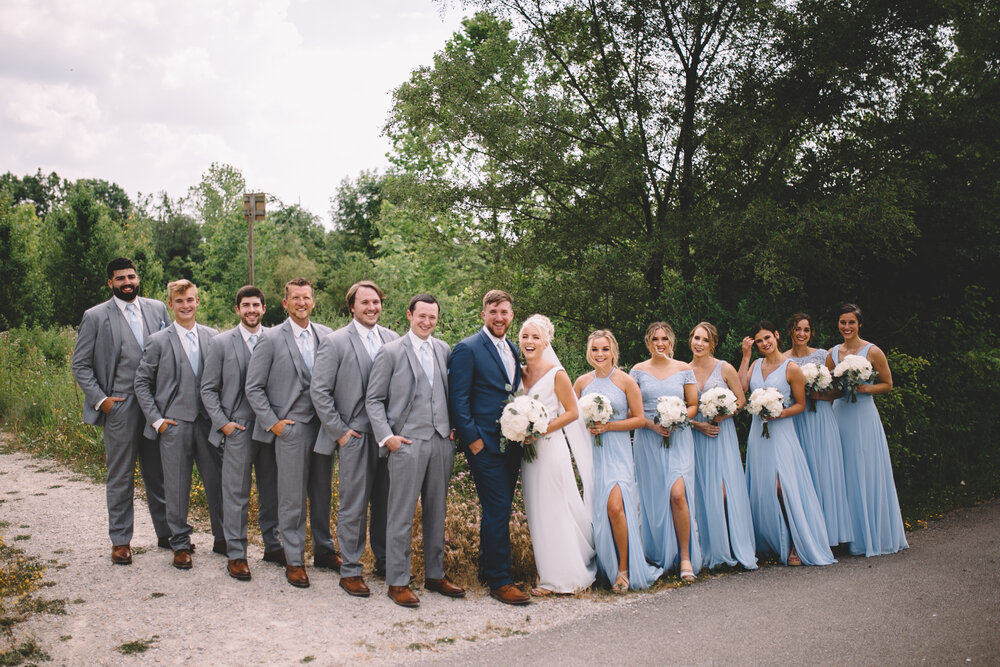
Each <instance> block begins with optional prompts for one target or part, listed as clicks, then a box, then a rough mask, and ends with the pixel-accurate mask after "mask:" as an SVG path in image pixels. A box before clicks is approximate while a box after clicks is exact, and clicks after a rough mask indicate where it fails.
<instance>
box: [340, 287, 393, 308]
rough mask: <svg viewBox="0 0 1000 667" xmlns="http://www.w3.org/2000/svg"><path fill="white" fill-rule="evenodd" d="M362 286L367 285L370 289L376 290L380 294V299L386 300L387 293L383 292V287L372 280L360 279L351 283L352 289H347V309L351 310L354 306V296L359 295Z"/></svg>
mask: <svg viewBox="0 0 1000 667" xmlns="http://www.w3.org/2000/svg"><path fill="white" fill-rule="evenodd" d="M362 287H367V288H368V289H373V290H375V293H376V294H378V298H379V299H380V300H385V294H384V293H383V292H382V288H381V287H379V286H378V285H376V284H375V283H373V282H372V281H370V280H359V281H358V282H356V283H354V284H353V285H351V287H350V289H348V290H347V309H348V310H350V309H352V308H354V297H356V296H357V295H358V290H359V289H361V288H362Z"/></svg>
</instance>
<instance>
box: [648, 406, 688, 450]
mask: <svg viewBox="0 0 1000 667" xmlns="http://www.w3.org/2000/svg"><path fill="white" fill-rule="evenodd" d="M653 423H654V424H658V425H659V426H660V427H662V428H667V429H671V430H673V429H676V428H684V427H685V426H687V425H688V424H689V423H690V420H689V419H688V414H687V404H686V403H685V402H684V399H683V398H680V397H678V396H660V397H659V398H658V399H656V416H655V417H653ZM660 444H661V445H663V446H664V447H670V436H669V435H665V436H663V442H661V443H660Z"/></svg>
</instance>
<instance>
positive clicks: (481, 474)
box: [448, 290, 531, 605]
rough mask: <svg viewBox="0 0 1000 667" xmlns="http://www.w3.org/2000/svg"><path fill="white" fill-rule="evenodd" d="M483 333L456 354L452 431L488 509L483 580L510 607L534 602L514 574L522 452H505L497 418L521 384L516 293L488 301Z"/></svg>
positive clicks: (482, 531)
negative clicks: (514, 331)
mask: <svg viewBox="0 0 1000 667" xmlns="http://www.w3.org/2000/svg"><path fill="white" fill-rule="evenodd" d="M480 315H481V316H482V318H483V323H484V325H485V326H483V328H482V330H480V331H479V332H477V333H475V334H473V335H471V336H469V337H468V338H466V339H465V340H463V341H462V342H460V343H459V344H458V345H456V346H455V348H454V349H453V350H452V352H451V368H450V370H449V373H448V378H449V380H448V383H449V387H450V390H451V391H450V394H449V396H448V402H449V404H450V407H451V416H452V427H453V428H454V429H455V430H456V431H457V433H458V437H459V439H460V440H461V442H462V444H463V445H465V456H466V459H468V461H469V468H470V469H471V470H472V477H473V479H474V480H475V482H476V492H477V493H478V494H479V502H480V504H481V505H482V508H483V517H482V523H481V524H480V526H479V578H480V580H485V581H486V583H487V585H489V587H490V596H491V597H493V598H495V599H497V600H499V601H500V602H503V603H505V604H512V605H523V604H528V603H529V602H530V601H531V598H529V597H528V596H527V595H525V594H524V593H523V592H521V590H520V589H519V588H517V586H515V585H514V579H513V578H512V577H511V574H510V506H511V503H512V502H513V500H514V487H515V485H516V484H517V475H518V472H519V471H520V468H521V448H520V447H519V446H516V445H511V446H509V447H507V451H506V452H501V451H500V426H499V425H498V424H497V420H499V419H500V414H501V412H502V411H503V404H504V401H505V400H506V398H507V396H508V395H509V394H510V393H512V392H513V390H514V389H516V388H517V386H518V385H519V384H520V383H521V366H520V365H519V364H518V363H517V356H518V352H517V347H515V345H514V344H513V343H511V342H510V341H509V340H507V338H506V335H507V330H508V329H509V328H510V324H511V322H512V321H513V320H514V309H513V306H512V303H511V298H510V295H509V294H507V293H506V292H504V291H503V290H490V291H489V292H487V293H486V296H484V297H483V310H482V312H481V313H480Z"/></svg>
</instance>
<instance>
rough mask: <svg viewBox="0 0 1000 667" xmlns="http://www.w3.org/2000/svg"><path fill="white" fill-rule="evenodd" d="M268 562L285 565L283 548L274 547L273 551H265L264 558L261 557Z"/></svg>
mask: <svg viewBox="0 0 1000 667" xmlns="http://www.w3.org/2000/svg"><path fill="white" fill-rule="evenodd" d="M262 560H264V561H266V562H268V563H277V564H278V565H287V564H288V563H287V561H286V560H285V550H284V549H275V550H274V551H265V552H264V558H263V559H262Z"/></svg>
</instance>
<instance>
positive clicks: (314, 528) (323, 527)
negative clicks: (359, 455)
mask: <svg viewBox="0 0 1000 667" xmlns="http://www.w3.org/2000/svg"><path fill="white" fill-rule="evenodd" d="M317 433H318V431H317ZM332 496H333V456H328V455H326V454H317V453H316V452H313V453H311V454H310V455H309V529H310V531H311V532H312V541H313V555H314V556H318V555H319V554H332V553H335V552H336V550H337V548H336V547H335V546H334V544H333V531H331V530H330V505H331V502H332Z"/></svg>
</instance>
